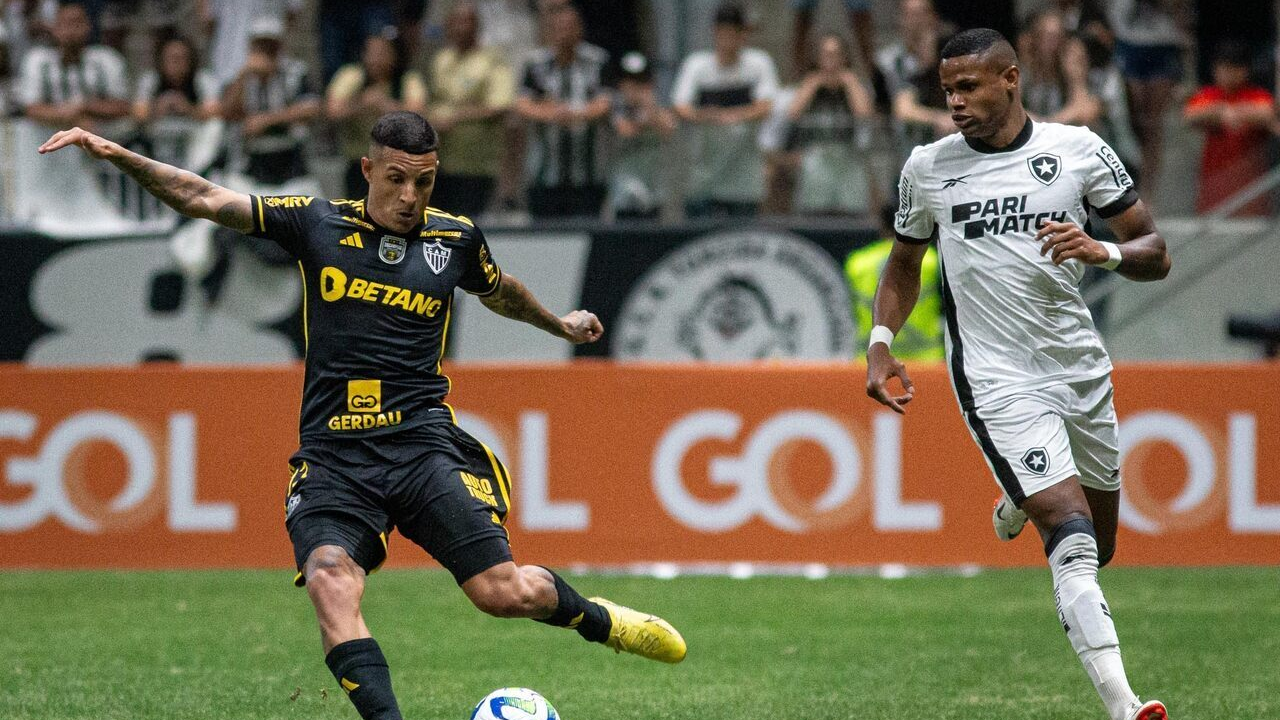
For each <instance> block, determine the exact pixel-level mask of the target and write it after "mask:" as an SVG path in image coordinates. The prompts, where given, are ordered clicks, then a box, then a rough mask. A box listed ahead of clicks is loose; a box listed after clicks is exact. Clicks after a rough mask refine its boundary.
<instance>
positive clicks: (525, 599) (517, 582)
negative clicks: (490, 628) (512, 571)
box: [467, 576, 535, 618]
mask: <svg viewBox="0 0 1280 720" xmlns="http://www.w3.org/2000/svg"><path fill="white" fill-rule="evenodd" d="M527 585H528V583H525V582H521V579H520V578H519V577H518V576H516V577H512V578H505V579H503V580H501V581H497V582H490V583H485V584H484V585H482V586H480V587H477V588H475V589H473V591H471V592H469V593H467V595H468V597H470V598H471V602H472V603H473V604H474V605H475V606H476V608H477V609H479V610H480V612H483V613H485V614H486V615H492V616H494V617H500V618H516V617H525V616H526V615H528V612H529V608H530V607H531V606H532V605H533V603H534V599H535V598H534V593H533V590H532V589H531V588H529V587H527Z"/></svg>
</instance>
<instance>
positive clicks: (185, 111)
mask: <svg viewBox="0 0 1280 720" xmlns="http://www.w3.org/2000/svg"><path fill="white" fill-rule="evenodd" d="M218 110H219V103H218V81H217V80H215V79H214V78H213V75H212V74H210V73H209V72H207V71H205V70H202V69H201V68H200V60H199V57H198V56H197V54H196V48H195V46H194V45H193V44H192V43H191V41H190V40H188V39H187V38H185V37H182V36H175V37H172V38H169V39H168V40H166V41H165V42H164V43H163V44H161V45H160V46H159V47H158V48H157V52H156V64H155V69H153V70H150V71H148V72H147V73H146V74H145V75H143V76H142V79H141V80H139V81H138V89H137V92H136V94H135V99H134V102H133V117H134V119H135V120H137V121H138V122H140V123H147V122H150V121H151V120H153V119H155V118H160V117H172V116H177V117H185V118H191V119H192V120H208V119H209V118H212V117H214V116H215V115H217V114H218Z"/></svg>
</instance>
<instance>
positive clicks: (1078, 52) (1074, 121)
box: [1018, 10, 1101, 125]
mask: <svg viewBox="0 0 1280 720" xmlns="http://www.w3.org/2000/svg"><path fill="white" fill-rule="evenodd" d="M1018 60H1019V61H1020V63H1021V69H1022V80H1021V85H1022V102H1023V104H1024V105H1025V106H1026V108H1027V113H1028V114H1029V115H1031V117H1032V118H1033V119H1036V120H1040V121H1043V122H1054V123H1062V124H1065V125H1089V124H1091V123H1093V122H1095V121H1096V120H1097V119H1098V117H1099V115H1100V112H1101V104H1100V103H1099V102H1098V98H1097V97H1095V96H1094V95H1093V94H1092V93H1091V92H1090V91H1089V55H1088V52H1087V51H1086V50H1085V45H1084V42H1082V41H1081V40H1079V39H1077V38H1074V37H1072V36H1070V35H1068V34H1067V31H1066V27H1065V26H1064V24H1063V21H1062V16H1061V15H1059V14H1058V13H1057V12H1056V11H1054V10H1042V11H1041V12H1038V13H1036V14H1035V15H1033V16H1031V19H1030V20H1029V21H1028V22H1027V25H1026V29H1025V30H1023V32H1022V34H1021V35H1019V36H1018Z"/></svg>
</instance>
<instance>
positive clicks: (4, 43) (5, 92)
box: [0, 18, 18, 118]
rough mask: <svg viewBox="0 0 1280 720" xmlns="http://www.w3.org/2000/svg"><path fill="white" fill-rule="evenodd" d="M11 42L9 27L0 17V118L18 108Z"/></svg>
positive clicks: (14, 111) (11, 113)
mask: <svg viewBox="0 0 1280 720" xmlns="http://www.w3.org/2000/svg"><path fill="white" fill-rule="evenodd" d="M9 43H10V37H9V28H8V27H6V26H5V23H4V19H3V18H0V118H7V117H9V116H10V115H13V114H14V113H16V112H17V110H18V108H17V103H16V102H14V99H13V62H12V61H11V60H10V55H9V50H10V47H9Z"/></svg>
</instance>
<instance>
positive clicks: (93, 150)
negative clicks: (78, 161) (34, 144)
mask: <svg viewBox="0 0 1280 720" xmlns="http://www.w3.org/2000/svg"><path fill="white" fill-rule="evenodd" d="M68 145H79V146H80V147H81V148H83V149H84V151H85V152H87V153H89V155H91V156H92V157H95V158H98V159H99V160H104V159H106V158H108V157H110V156H111V152H112V150H114V149H115V148H116V147H117V145H116V144H115V143H113V142H111V141H110V140H107V139H105V138H101V137H98V136H97V135H94V134H93V133H91V132H89V131H88V130H85V129H84V128H80V127H73V128H71V129H70V130H60V131H58V132H56V133H54V134H53V135H52V137H50V138H49V139H48V140H45V141H44V144H43V145H41V146H40V147H39V148H38V150H39V152H40V154H42V155H43V154H45V153H51V152H53V151H55V150H61V149H62V148H64V147H66V146H68Z"/></svg>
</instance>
